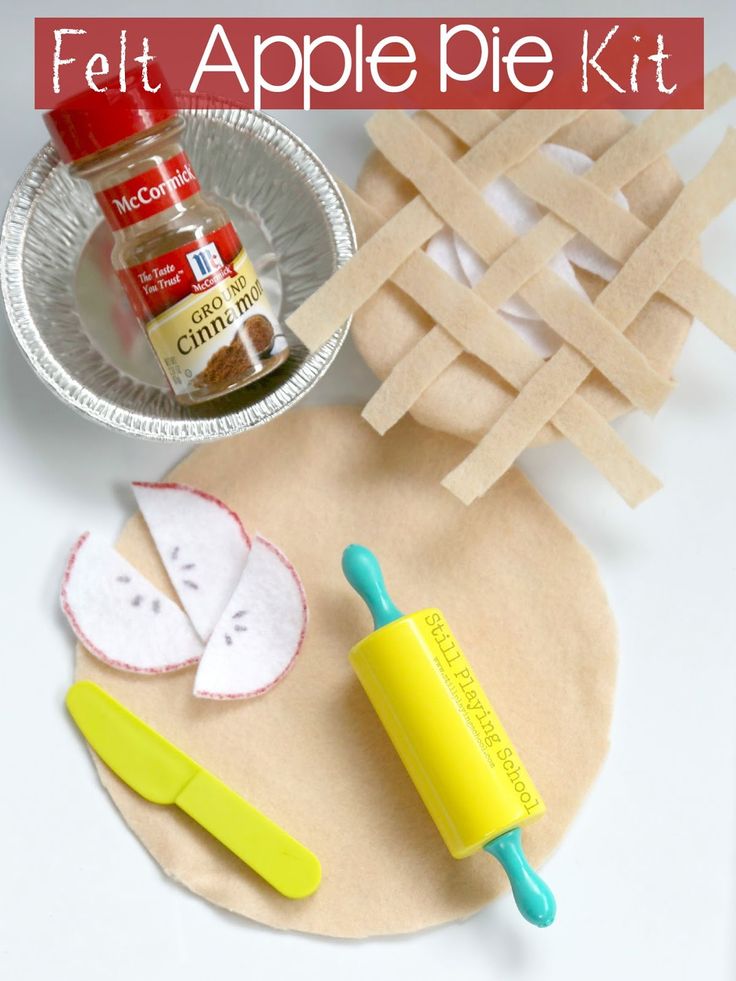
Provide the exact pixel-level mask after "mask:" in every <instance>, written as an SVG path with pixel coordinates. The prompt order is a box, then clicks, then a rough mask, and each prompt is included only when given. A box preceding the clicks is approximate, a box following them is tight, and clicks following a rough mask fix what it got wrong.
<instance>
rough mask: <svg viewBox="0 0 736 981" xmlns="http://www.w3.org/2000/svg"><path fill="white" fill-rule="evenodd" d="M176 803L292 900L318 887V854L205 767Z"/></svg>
mask: <svg viewBox="0 0 736 981" xmlns="http://www.w3.org/2000/svg"><path fill="white" fill-rule="evenodd" d="M175 803H176V804H177V806H178V807H180V808H181V809H182V811H185V812H186V813H187V814H188V815H189V816H190V817H191V818H193V819H194V820H195V821H196V822H197V823H198V824H201V825H202V827H203V828H205V829H206V830H207V831H209V833H210V834H211V835H213V836H214V837H215V838H217V840H218V841H221V842H222V844H223V845H225V847H226V848H229V849H230V851H231V852H233V854H235V855H237V856H238V858H239V859H241V861H243V862H245V864H246V865H248V866H249V867H250V868H251V869H253V871H254V872H257V873H258V875H260V876H261V878H263V879H265V880H266V882H268V883H270V885H272V886H273V888H274V889H276V890H278V892H280V893H281V894H282V895H284V896H287V897H288V898H289V899H303V898H304V897H305V896H310V895H311V894H312V893H313V892H314V891H315V889H316V888H317V886H318V885H319V883H320V879H321V877H322V870H321V868H320V864H319V860H318V859H317V856H316V855H313V854H312V852H310V851H309V849H308V848H305V847H304V845H302V844H300V843H299V842H298V841H296V839H294V838H292V837H291V835H289V834H287V833H286V832H285V831H284V830H283V829H282V828H280V827H279V826H278V825H277V824H274V823H273V821H271V820H270V819H269V818H267V817H266V816H265V814H261V812H260V811H258V810H257V809H256V808H255V807H253V806H252V804H249V803H248V802H247V801H246V800H244V799H243V798H242V797H241V796H240V795H239V794H236V793H235V791H234V790H231V789H230V787H228V786H226V785H225V784H224V783H223V782H222V781H221V780H218V779H217V777H214V776H213V775H212V774H211V773H209V772H208V771H207V770H199V771H198V772H197V773H196V775H195V776H194V777H192V779H191V780H190V781H189V783H188V784H187V785H186V787H184V789H183V790H182V791H181V792H180V793H179V795H178V797H177V798H176V802H175Z"/></svg>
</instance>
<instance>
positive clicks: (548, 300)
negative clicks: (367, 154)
mask: <svg viewBox="0 0 736 981" xmlns="http://www.w3.org/2000/svg"><path fill="white" fill-rule="evenodd" d="M367 129H368V132H369V133H370V135H371V137H372V139H373V142H374V143H375V144H376V147H377V148H378V149H379V150H380V151H381V153H383V155H384V157H385V158H386V159H387V160H388V162H389V163H390V164H392V165H393V166H394V167H396V169H397V170H399V171H400V172H401V173H402V174H403V175H404V176H405V177H407V178H409V179H410V180H411V182H412V184H414V186H415V187H416V188H417V190H419V191H420V193H421V194H422V195H423V197H424V199H425V200H426V201H427V202H429V204H430V205H431V206H432V208H433V209H434V210H435V211H436V212H437V214H438V215H440V216H441V217H442V218H443V219H444V221H445V222H446V223H447V224H448V225H449V226H450V227H451V228H453V229H454V230H455V231H457V232H458V233H459V234H460V235H461V237H462V238H463V240H464V241H465V242H467V243H468V245H470V246H472V248H473V249H475V251H476V252H477V253H478V255H479V256H480V257H481V258H482V259H484V260H485V261H486V262H487V263H488V264H492V263H493V262H494V261H495V260H496V259H497V258H498V257H499V256H500V255H501V254H502V252H504V251H506V250H507V249H508V248H510V247H511V246H512V245H513V244H514V242H515V240H516V236H515V234H514V232H513V231H512V230H511V228H510V227H509V226H508V225H507V224H506V223H505V222H504V221H503V220H502V219H501V218H499V217H498V215H497V214H496V212H495V211H494V210H493V209H492V208H491V207H490V206H489V205H488V204H487V203H486V201H485V200H484V198H483V195H482V193H481V191H480V189H479V188H478V187H476V186H475V184H474V183H473V182H471V181H470V180H469V179H468V178H467V177H466V176H465V175H466V173H467V172H468V170H469V168H468V167H466V166H464V163H465V161H462V160H461V161H460V163H459V164H457V165H456V164H455V163H453V162H452V161H451V160H450V158H449V157H448V156H446V154H444V153H443V152H442V150H441V149H440V148H439V147H438V146H437V144H436V143H434V142H433V141H432V139H431V138H430V137H428V136H427V135H425V134H424V133H423V132H422V130H421V129H420V127H419V126H417V125H416V124H415V123H414V122H413V121H412V120H411V119H409V117H408V116H406V115H405V114H404V113H400V112H379V113H376V115H375V116H373V118H372V119H371V120H369V122H368V125H367ZM491 136H493V134H491ZM512 173H513V168H512ZM480 179H481V181H482V177H481V178H480ZM512 292H513V290H512ZM509 295H511V294H510V293H509V292H508V290H507V289H505V290H504V295H503V296H502V297H501V300H505V299H506V298H507V297H508V296H509ZM519 295H520V296H521V297H522V298H523V299H524V300H526V301H527V302H528V303H530V304H531V306H532V307H533V308H534V309H535V310H536V311H537V313H539V314H540V316H541V317H542V318H543V319H544V320H546V321H547V323H548V324H549V325H550V326H551V327H552V328H553V329H554V331H555V333H557V334H558V335H559V336H560V337H562V338H563V340H566V341H568V342H570V343H572V344H574V346H575V347H576V348H577V349H578V350H581V351H583V352H584V353H585V355H586V356H587V358H588V359H589V360H590V361H591V363H592V364H593V365H594V366H595V367H597V368H598V369H599V370H600V371H601V372H602V373H603V374H604V375H605V376H606V377H607V378H608V379H609V381H611V382H612V383H613V384H615V386H616V387H617V388H618V389H619V391H621V392H622V394H624V395H626V396H627V397H628V398H629V399H630V400H631V401H632V402H633V403H634V404H635V405H638V406H639V407H640V408H644V409H647V410H648V411H656V409H658V408H659V407H660V405H661V404H662V402H663V401H664V399H665V398H666V397H667V395H668V394H669V392H670V385H669V383H668V382H667V380H666V379H664V378H662V377H661V376H660V375H658V374H657V372H656V371H655V370H654V369H653V368H652V367H651V366H650V365H649V362H648V361H647V359H646V358H645V357H644V355H642V353H641V352H640V351H639V350H637V348H635V347H634V346H633V345H632V344H631V343H630V342H629V341H628V340H627V339H626V338H624V337H622V336H621V335H620V333H619V331H618V330H616V329H615V327H613V326H612V325H611V324H609V323H607V321H606V320H605V319H604V318H603V317H602V316H601V315H600V314H599V313H598V312H597V311H596V309H595V308H594V307H592V306H591V305H590V304H589V303H586V302H585V300H584V299H583V298H582V297H580V296H579V295H578V294H577V293H576V292H575V291H574V290H573V289H572V287H570V286H568V284H567V283H565V282H564V281H563V280H561V279H560V278H559V277H558V276H557V275H556V274H555V273H554V272H553V271H552V270H550V269H548V268H547V267H546V266H545V267H542V268H539V269H538V270H537V271H536V272H534V273H533V274H532V275H531V276H528V277H527V278H525V280H524V282H523V284H522V285H521V286H520V288H519ZM498 302H501V301H500V300H498V299H497V298H494V305H496V304H497V303H498Z"/></svg>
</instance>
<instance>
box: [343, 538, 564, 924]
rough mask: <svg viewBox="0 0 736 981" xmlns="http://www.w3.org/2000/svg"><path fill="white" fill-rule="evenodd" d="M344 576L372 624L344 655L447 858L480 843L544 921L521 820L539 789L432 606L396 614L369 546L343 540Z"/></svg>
mask: <svg viewBox="0 0 736 981" xmlns="http://www.w3.org/2000/svg"><path fill="white" fill-rule="evenodd" d="M342 568H343V572H344V573H345V577H346V579H347V580H348V582H349V583H350V585H351V586H352V587H353V589H355V590H356V592H357V593H358V594H359V595H360V596H361V597H362V598H363V600H364V601H365V603H366V605H367V606H368V609H369V610H370V612H371V614H372V616H373V622H374V627H375V630H374V632H373V633H372V634H369V635H368V636H367V637H366V638H365V639H364V640H362V641H360V643H358V644H356V646H355V647H354V648H353V649H352V651H351V652H350V663H351V664H352V666H353V668H354V670H355V673H356V674H357V676H358V678H359V679H360V683H361V684H362V686H363V688H364V689H365V692H366V694H367V695H368V698H369V699H370V701H371V703H372V705H373V708H374V709H375V710H376V713H377V714H378V717H379V718H380V720H381V722H382V723H383V726H384V728H385V729H386V732H387V733H388V735H389V738H390V739H391V742H392V743H393V745H394V748H395V749H396V751H397V753H398V754H399V756H400V757H401V760H402V762H403V764H404V766H405V767H406V769H407V770H408V772H409V776H410V777H411V779H412V780H413V782H414V786H415V787H416V788H417V790H418V791H419V794H420V796H421V798H422V800H423V801H424V804H425V806H426V808H427V810H428V811H429V813H430V815H431V816H432V818H433V820H434V822H435V824H436V825H437V828H438V830H439V832H440V834H441V835H442V837H443V839H444V841H445V844H446V845H447V847H448V849H449V850H450V853H451V854H452V856H453V857H454V858H465V857H466V856H468V855H472V854H473V853H474V852H477V851H478V850H479V849H481V848H484V849H485V850H486V851H487V852H488V853H489V854H491V855H493V856H494V858H496V859H498V861H499V862H500V863H501V865H502V866H503V868H504V870H505V871H506V874H507V875H508V877H509V881H510V883H511V889H512V891H513V894H514V899H515V900H516V905H517V906H518V908H519V911H520V912H521V914H522V916H524V917H525V919H527V920H528V921H529V922H530V923H533V924H535V925H536V926H540V927H545V926H549V925H550V923H552V921H553V920H554V918H555V912H556V903H555V899H554V896H553V895H552V892H551V891H550V889H549V887H548V886H547V885H546V884H545V883H544V882H543V881H542V879H540V877H539V876H538V875H537V873H536V872H535V871H534V870H533V869H532V868H531V866H530V865H529V862H528V861H527V858H526V855H525V854H524V850H523V848H522V844H521V830H520V828H521V825H522V824H526V823H527V822H528V821H533V820H534V819H535V818H538V817H540V816H541V815H542V814H544V811H545V807H544V802H543V801H542V798H541V797H540V795H539V792H538V791H537V789H536V787H535V786H534V784H533V783H532V780H531V777H530V776H529V774H528V773H527V772H526V770H525V769H524V765H523V763H522V762H521V760H520V759H519V755H518V753H517V752H516V750H515V749H514V746H513V744H512V743H511V740H510V739H509V737H508V736H507V734H506V731H505V730H504V728H503V726H502V725H501V722H500V721H499V718H498V716H497V715H496V713H495V712H494V711H493V709H492V708H491V704H490V702H489V701H488V699H487V697H486V695H485V693H484V692H483V689H482V688H481V686H480V683H479V682H478V680H477V678H476V677H475V675H474V673H473V669H472V668H471V667H470V665H469V664H468V662H467V660H466V659H465V656H464V655H463V653H462V651H461V650H460V647H459V645H458V643H457V641H456V640H455V638H454V637H453V635H452V633H451V631H450V628H449V627H448V626H447V623H446V622H445V618H444V617H443V615H442V614H441V613H440V611H439V610H435V609H427V610H420V611H419V612H418V613H411V614H409V615H408V616H405V615H404V614H403V613H401V612H400V610H398V609H397V608H396V606H395V605H394V603H393V601H392V600H391V598H390V596H389V595H388V593H387V592H386V587H385V584H384V581H383V575H382V573H381V568H380V566H379V564H378V560H377V559H376V557H375V555H373V553H372V552H370V551H369V550H368V549H367V548H364V547H363V546H362V545H350V546H349V547H348V548H346V549H345V552H344V554H343V559H342Z"/></svg>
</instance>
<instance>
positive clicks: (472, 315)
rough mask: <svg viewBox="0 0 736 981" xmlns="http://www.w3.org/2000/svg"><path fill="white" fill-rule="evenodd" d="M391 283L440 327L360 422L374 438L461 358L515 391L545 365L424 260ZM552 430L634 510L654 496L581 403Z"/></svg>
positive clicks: (613, 437)
mask: <svg viewBox="0 0 736 981" xmlns="http://www.w3.org/2000/svg"><path fill="white" fill-rule="evenodd" d="M343 193H345V195H346V198H347V201H348V206H349V208H350V211H351V214H352V215H353V218H354V220H355V221H356V224H357V225H358V228H359V229H360V230H362V229H366V230H367V231H368V233H370V230H371V229H372V228H375V227H377V226H378V225H379V224H380V222H381V220H382V219H381V216H379V215H378V213H377V212H376V211H375V210H374V209H372V208H371V207H370V206H369V205H368V204H366V203H365V202H364V201H363V200H362V199H361V198H360V197H359V196H358V195H357V194H356V193H355V192H354V191H350V190H349V189H348V188H344V189H343ZM393 282H394V283H395V284H396V285H397V286H399V287H400V288H401V289H403V290H404V292H406V293H407V295H409V296H410V297H411V298H412V299H413V300H414V301H415V302H416V303H418V304H419V305H420V306H422V307H423V308H424V309H425V310H426V312H427V313H428V314H429V315H430V316H431V317H433V319H435V320H436V321H437V322H438V323H441V324H443V325H444V326H443V327H435V328H433V329H432V330H430V331H428V333H427V334H426V335H425V337H424V338H423V340H422V341H420V342H419V343H418V344H417V345H416V346H415V347H414V348H413V349H412V351H411V352H410V353H409V354H408V355H407V356H406V357H405V358H403V359H402V361H401V362H400V363H399V365H397V368H396V369H394V371H392V372H391V375H390V376H389V378H388V379H387V381H386V382H384V384H383V385H382V386H381V387H380V388H379V390H378V392H377V393H376V395H375V396H374V397H373V399H371V400H370V401H369V403H368V404H367V405H366V407H365V409H364V412H363V415H364V417H365V418H366V419H367V420H368V421H369V422H370V423H371V424H372V425H373V426H374V427H375V428H376V429H378V431H379V432H385V431H386V430H387V429H388V428H390V426H391V425H393V423H394V422H396V421H397V418H395V406H396V405H397V404H398V405H400V406H403V405H404V404H406V405H407V408H408V407H410V405H411V404H412V402H413V401H414V400H415V399H416V398H418V397H419V395H420V394H421V392H422V391H423V390H424V389H425V388H426V387H427V385H429V384H431V382H432V380H433V379H434V378H435V377H437V376H438V375H439V374H440V373H441V372H442V371H443V370H444V368H445V367H446V366H447V365H448V364H449V363H451V361H452V360H454V359H455V358H456V357H458V356H459V355H460V354H461V353H462V352H463V351H464V350H466V351H469V352H470V353H472V354H474V355H475V356H476V357H478V358H479V359H480V360H482V361H484V362H485V363H486V364H488V365H489V366H490V367H491V368H493V369H494V371H496V372H497V373H498V374H499V375H500V376H501V377H502V378H504V379H505V380H506V381H508V382H509V384H511V385H512V386H513V387H514V388H515V389H517V390H519V389H521V388H523V386H524V385H525V384H526V383H527V382H528V381H530V380H531V379H532V378H533V376H534V374H535V373H536V372H537V371H538V370H539V369H540V368H541V367H542V365H543V364H544V362H543V360H542V358H540V357H539V355H537V354H535V353H534V351H532V349H531V348H530V347H529V346H528V345H527V344H526V343H525V342H524V341H523V340H522V339H521V338H520V337H519V335H518V334H517V333H516V332H515V331H514V330H513V328H512V327H510V326H509V324H508V323H507V322H506V321H505V320H503V318H501V317H500V316H499V315H498V314H497V313H496V312H495V311H494V310H492V309H491V308H490V307H488V306H487V305H486V304H485V303H484V302H483V301H482V300H481V298H480V297H479V296H478V295H477V294H476V292H475V291H474V290H471V289H469V288H468V287H466V286H463V285H462V284H461V283H459V282H458V281H457V280H455V279H453V278H452V277H451V276H450V275H449V274H448V273H446V272H445V271H444V270H443V269H440V268H439V267H438V266H436V264H435V263H434V262H433V261H432V260H431V259H430V258H429V256H427V255H426V254H425V253H424V252H417V253H415V254H414V255H413V256H411V257H410V258H409V259H408V260H407V261H406V262H405V263H404V264H403V265H402V266H400V267H399V269H398V270H397V271H396V273H395V274H394V276H393ZM400 414H403V412H402V413H400ZM553 422H554V424H555V426H556V428H557V429H558V430H559V431H560V432H561V433H562V434H563V435H565V436H566V437H567V438H568V439H569V440H570V441H571V442H572V443H573V444H574V445H576V446H577V447H578V449H580V450H581V452H583V453H584V454H585V456H587V457H588V459H590V460H591V462H592V463H594V465H596V466H597V467H598V468H599V469H600V470H601V472H602V473H603V474H604V475H605V476H606V477H607V478H608V479H609V480H610V482H611V483H612V484H613V485H614V486H615V487H616V489H617V490H618V491H619V493H620V494H621V495H622V496H623V497H624V498H625V500H626V501H628V502H629V503H630V504H631V505H632V506H633V505H635V504H637V503H640V502H641V501H642V500H645V499H646V498H647V497H648V496H650V495H651V494H652V493H654V491H656V490H657V489H658V488H659V486H660V484H659V481H658V480H657V478H656V477H654V476H653V475H652V474H651V473H649V471H648V470H647V469H646V468H645V467H644V466H643V465H642V464H641V463H640V462H639V461H638V460H637V459H636V458H635V457H634V455H633V454H632V453H631V451H630V450H629V449H628V447H627V446H626V444H625V443H624V442H623V440H622V439H621V437H620V436H618V434H617V433H616V432H615V430H613V429H612V428H611V427H610V426H609V425H608V423H607V422H606V421H605V419H604V418H603V417H602V416H601V415H600V414H599V413H597V412H596V411H595V410H594V409H593V408H592V407H591V406H590V405H589V404H588V403H587V402H586V401H585V399H584V398H583V397H581V396H578V395H575V396H574V397H573V398H571V399H570V400H569V402H568V403H567V404H566V405H565V406H564V407H563V409H562V410H561V411H560V412H559V413H558V414H557V415H556V416H555V417H554V420H553Z"/></svg>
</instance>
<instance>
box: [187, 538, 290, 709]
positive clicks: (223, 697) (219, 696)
mask: <svg viewBox="0 0 736 981" xmlns="http://www.w3.org/2000/svg"><path fill="white" fill-rule="evenodd" d="M255 539H256V541H259V542H262V543H263V544H264V545H265V546H266V548H268V549H270V550H271V551H272V552H273V553H274V555H275V556H276V557H277V558H278V559H280V560H281V561H282V562H283V564H284V565H285V566H286V568H287V569H288V570H289V572H290V573H291V575H292V577H293V579H294V582H295V583H296V586H297V589H298V590H299V596H300V597H301V601H302V618H303V620H302V629H301V633H300V634H299V640H298V641H297V644H296V649H295V651H294V653H293V654H292V655H291V658H290V659H289V663H288V664H287V665H286V667H285V668H284V670H283V671H282V672H281V674H279V675H278V676H277V677H276V678H274V679H273V681H269V683H268V684H267V685H264V686H263V687H262V688H256V689H254V690H253V691H246V692H238V693H235V692H212V691H204V690H202V689H199V688H195V689H194V695H195V697H197V698H211V699H214V700H218V701H234V700H236V699H243V698H255V697H256V695H263V694H264V692H267V691H270V690H271V688H273V687H274V685H277V684H278V683H279V681H281V680H282V678H285V677H286V675H287V674H288V673H289V672H290V671H291V669H292V668H293V667H294V663H295V662H296V659H297V657H298V656H299V654H300V653H301V650H302V647H303V646H304V638H305V636H306V633H307V623H308V622H309V606H308V604H307V594H306V592H305V591H304V584H303V583H302V581H301V579H300V578H299V573H298V572H297V571H296V569H295V568H294V566H293V565H292V563H291V562H290V561H289V559H288V558H287V557H286V555H284V553H283V552H282V551H281V549H280V548H279V547H278V546H277V545H274V543H273V542H271V541H269V540H268V538H264V537H263V535H258V534H256V536H255Z"/></svg>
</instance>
